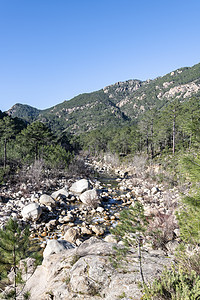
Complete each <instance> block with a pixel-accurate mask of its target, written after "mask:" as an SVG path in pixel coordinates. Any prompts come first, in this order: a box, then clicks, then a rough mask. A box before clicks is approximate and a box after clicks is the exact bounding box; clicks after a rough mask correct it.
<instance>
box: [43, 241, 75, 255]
mask: <svg viewBox="0 0 200 300" xmlns="http://www.w3.org/2000/svg"><path fill="white" fill-rule="evenodd" d="M71 248H74V246H73V245H72V244H71V243H68V242H64V241H62V242H61V241H58V240H48V242H47V245H46V248H45V249H44V252H43V257H44V258H46V257H47V256H49V255H51V254H57V253H60V252H62V251H65V250H66V249H71Z"/></svg>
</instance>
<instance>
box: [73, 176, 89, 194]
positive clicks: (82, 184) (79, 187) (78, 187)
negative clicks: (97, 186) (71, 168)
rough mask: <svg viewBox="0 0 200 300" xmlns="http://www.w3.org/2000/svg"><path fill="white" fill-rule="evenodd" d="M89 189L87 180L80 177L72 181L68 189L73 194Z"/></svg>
mask: <svg viewBox="0 0 200 300" xmlns="http://www.w3.org/2000/svg"><path fill="white" fill-rule="evenodd" d="M88 189H89V182H88V180H87V179H81V180H78V181H76V182H74V183H73V184H72V186H71V188H70V191H71V192H72V193H75V194H81V193H83V192H85V191H86V190H88Z"/></svg>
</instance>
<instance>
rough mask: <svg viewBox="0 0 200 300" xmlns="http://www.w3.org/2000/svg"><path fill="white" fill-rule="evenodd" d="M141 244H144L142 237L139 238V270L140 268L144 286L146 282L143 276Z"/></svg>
mask: <svg viewBox="0 0 200 300" xmlns="http://www.w3.org/2000/svg"><path fill="white" fill-rule="evenodd" d="M141 243H142V238H141V236H139V237H138V259H139V268H140V275H141V278H142V284H143V285H144V284H145V281H144V275H143V271H142V255H141Z"/></svg>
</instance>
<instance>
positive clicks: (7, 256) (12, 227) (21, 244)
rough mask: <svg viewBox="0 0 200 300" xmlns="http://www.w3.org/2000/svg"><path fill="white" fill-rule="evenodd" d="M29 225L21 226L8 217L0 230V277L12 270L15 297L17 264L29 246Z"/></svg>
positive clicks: (5, 275) (17, 275) (17, 273)
mask: <svg viewBox="0 0 200 300" xmlns="http://www.w3.org/2000/svg"><path fill="white" fill-rule="evenodd" d="M29 235H30V232H29V227H28V226H26V227H25V228H22V227H21V226H19V224H18V223H17V221H15V220H13V219H9V221H8V222H7V224H6V225H5V227H4V229H1V230H0V279H2V278H4V277H7V274H8V272H9V271H10V270H11V269H12V270H13V272H14V284H13V296H14V299H16V297H17V279H18V278H19V275H20V272H19V271H18V268H17V265H18V263H19V261H20V260H21V259H23V258H25V257H26V256H27V251H28V246H29Z"/></svg>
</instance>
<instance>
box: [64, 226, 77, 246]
mask: <svg viewBox="0 0 200 300" xmlns="http://www.w3.org/2000/svg"><path fill="white" fill-rule="evenodd" d="M77 238H78V230H77V229H76V228H69V229H68V230H67V231H66V232H65V235H64V239H65V240H66V241H68V242H70V243H75V242H76V240H77Z"/></svg>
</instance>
